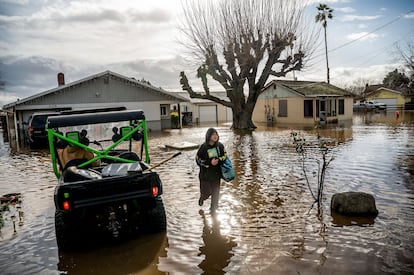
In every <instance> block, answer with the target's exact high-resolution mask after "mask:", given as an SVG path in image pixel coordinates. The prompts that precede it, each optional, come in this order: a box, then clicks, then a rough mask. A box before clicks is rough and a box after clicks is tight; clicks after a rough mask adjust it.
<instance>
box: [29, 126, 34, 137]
mask: <svg viewBox="0 0 414 275" xmlns="http://www.w3.org/2000/svg"><path fill="white" fill-rule="evenodd" d="M29 135H33V126H32V125H30V126H29Z"/></svg>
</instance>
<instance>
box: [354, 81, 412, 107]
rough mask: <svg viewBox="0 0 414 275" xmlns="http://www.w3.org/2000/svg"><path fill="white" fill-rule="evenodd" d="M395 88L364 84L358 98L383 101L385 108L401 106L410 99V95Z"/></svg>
mask: <svg viewBox="0 0 414 275" xmlns="http://www.w3.org/2000/svg"><path fill="white" fill-rule="evenodd" d="M397 89H398V88H395V89H391V88H388V87H386V86H384V85H366V86H365V89H364V91H363V92H362V95H361V97H362V98H361V99H360V100H362V101H363V100H367V101H372V100H373V101H377V102H380V103H385V104H387V109H393V108H403V107H404V104H405V103H407V102H410V101H411V97H410V96H407V95H405V93H404V92H403V91H400V90H397Z"/></svg>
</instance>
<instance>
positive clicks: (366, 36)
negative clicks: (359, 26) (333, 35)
mask: <svg viewBox="0 0 414 275" xmlns="http://www.w3.org/2000/svg"><path fill="white" fill-rule="evenodd" d="M378 37H379V35H378V34H375V33H368V32H355V33H351V34H348V35H347V36H346V38H348V39H349V40H355V39H359V40H361V41H367V40H375V39H377V38H378Z"/></svg>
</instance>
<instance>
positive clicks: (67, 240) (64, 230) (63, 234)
mask: <svg viewBox="0 0 414 275" xmlns="http://www.w3.org/2000/svg"><path fill="white" fill-rule="evenodd" d="M55 233H56V242H57V245H58V247H59V248H60V249H63V250H65V249H68V248H71V247H72V246H73V244H74V240H75V235H74V230H73V228H72V226H70V225H69V224H68V223H67V222H66V219H65V214H64V213H63V212H62V211H59V210H56V212H55Z"/></svg>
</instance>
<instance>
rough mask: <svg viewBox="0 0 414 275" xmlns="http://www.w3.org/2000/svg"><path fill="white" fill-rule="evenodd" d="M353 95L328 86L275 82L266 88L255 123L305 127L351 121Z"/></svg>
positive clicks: (314, 83) (260, 97) (260, 98)
mask: <svg viewBox="0 0 414 275" xmlns="http://www.w3.org/2000/svg"><path fill="white" fill-rule="evenodd" d="M352 104H353V95H352V94H351V93H350V92H348V91H345V90H343V89H341V88H338V87H336V86H334V85H331V84H327V83H325V82H313V81H288V80H273V81H271V82H270V83H268V84H267V85H266V86H265V87H264V91H263V93H261V94H260V96H259V98H258V100H257V103H256V107H255V109H254V112H253V121H254V122H268V123H278V124H279V123H282V124H305V125H313V124H315V123H318V122H321V123H336V122H338V121H345V120H352Z"/></svg>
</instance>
